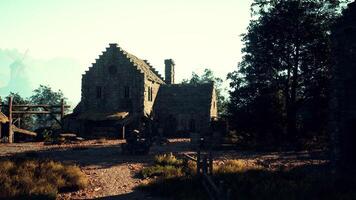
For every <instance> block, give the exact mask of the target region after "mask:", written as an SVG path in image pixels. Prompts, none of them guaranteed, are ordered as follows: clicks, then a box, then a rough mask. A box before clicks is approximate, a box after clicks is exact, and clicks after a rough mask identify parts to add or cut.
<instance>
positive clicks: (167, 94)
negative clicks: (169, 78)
mask: <svg viewBox="0 0 356 200" xmlns="http://www.w3.org/2000/svg"><path fill="white" fill-rule="evenodd" d="M213 91H214V84H213V83H204V84H196V85H193V84H167V85H162V86H161V87H160V89H159V91H158V96H157V98H156V103H155V109H157V110H158V111H160V110H161V111H164V112H168V113H176V112H184V113H195V112H201V111H209V110H210V108H211V103H212V97H213Z"/></svg>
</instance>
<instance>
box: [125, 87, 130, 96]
mask: <svg viewBox="0 0 356 200" xmlns="http://www.w3.org/2000/svg"><path fill="white" fill-rule="evenodd" d="M124 97H125V98H130V87H129V86H125V87H124Z"/></svg>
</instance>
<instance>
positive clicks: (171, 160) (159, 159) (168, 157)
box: [155, 153, 183, 167]
mask: <svg viewBox="0 0 356 200" xmlns="http://www.w3.org/2000/svg"><path fill="white" fill-rule="evenodd" d="M155 164H156V165H161V166H167V165H171V166H176V167H179V166H181V165H182V164H183V162H182V160H179V159H177V158H176V157H175V156H174V155H173V154H172V153H170V154H163V155H157V156H155Z"/></svg>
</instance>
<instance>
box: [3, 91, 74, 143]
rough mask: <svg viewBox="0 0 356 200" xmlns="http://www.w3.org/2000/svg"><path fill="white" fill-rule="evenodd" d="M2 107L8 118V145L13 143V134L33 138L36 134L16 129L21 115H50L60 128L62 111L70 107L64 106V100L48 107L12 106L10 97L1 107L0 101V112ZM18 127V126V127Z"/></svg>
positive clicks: (37, 105)
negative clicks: (5, 110) (21, 134)
mask: <svg viewBox="0 0 356 200" xmlns="http://www.w3.org/2000/svg"><path fill="white" fill-rule="evenodd" d="M2 107H6V108H7V109H8V118H9V122H8V123H9V126H8V127H9V130H8V136H9V143H13V141H14V132H19V133H23V134H26V135H32V136H35V135H36V133H34V132H31V131H28V130H24V129H21V128H20V127H16V126H15V125H14V124H15V123H16V122H18V123H20V119H21V117H19V116H21V115H28V114H36V115H41V114H42V115H50V116H51V117H52V118H53V119H54V120H56V121H57V122H58V124H59V125H60V126H61V127H62V119H63V117H64V111H65V109H66V108H69V107H70V106H68V105H65V104H64V100H63V99H62V100H61V103H60V105H48V104H13V97H12V96H10V97H9V99H8V104H7V105H3V104H2V101H1V99H0V110H1V109H2ZM56 115H57V116H58V115H59V116H60V119H58V118H57V117H56ZM14 116H18V118H17V119H14ZM18 126H19V125H18Z"/></svg>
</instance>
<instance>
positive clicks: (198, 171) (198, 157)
mask: <svg viewBox="0 0 356 200" xmlns="http://www.w3.org/2000/svg"><path fill="white" fill-rule="evenodd" d="M200 165H201V162H200V149H198V152H197V175H198V176H199V175H200V168H201V166H200Z"/></svg>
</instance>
